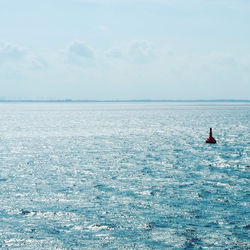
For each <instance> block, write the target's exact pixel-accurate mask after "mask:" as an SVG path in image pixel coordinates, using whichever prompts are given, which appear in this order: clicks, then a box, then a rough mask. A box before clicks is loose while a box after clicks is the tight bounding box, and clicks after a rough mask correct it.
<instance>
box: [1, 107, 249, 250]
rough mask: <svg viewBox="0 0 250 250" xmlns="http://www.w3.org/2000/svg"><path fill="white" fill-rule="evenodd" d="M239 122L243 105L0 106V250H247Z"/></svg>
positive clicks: (245, 166) (244, 121)
mask: <svg viewBox="0 0 250 250" xmlns="http://www.w3.org/2000/svg"><path fill="white" fill-rule="evenodd" d="M249 117H250V104H243V103H241V104H230V103H223V104H216V103H213V104H206V103H1V104H0V122H1V126H0V166H1V171H0V247H2V248H8V249H10V248H14V247H15V248H22V249H55V248H59V249H79V248H88V249H94V248H97V249H166V248H175V249H183V248H187V249H188V248H206V247H207V248H212V249H226V248H227V249H249V248H250V240H249V229H250V222H249V219H250V216H249V202H250V192H249V177H250V173H249V172H250V159H249V155H250V141H249V138H250V126H249ZM209 127H213V132H214V137H215V138H216V139H217V141H218V143H217V144H216V145H209V144H206V143H205V142H204V141H205V139H206V138H207V137H208V133H209Z"/></svg>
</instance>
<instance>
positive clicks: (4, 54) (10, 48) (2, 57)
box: [0, 42, 27, 63]
mask: <svg viewBox="0 0 250 250" xmlns="http://www.w3.org/2000/svg"><path fill="white" fill-rule="evenodd" d="M26 55H27V52H26V50H25V49H24V48H22V47H20V46H18V45H14V44H10V43H6V42H0V63H5V62H12V61H14V62H15V61H19V60H21V59H23V58H24V57H25V56H26Z"/></svg>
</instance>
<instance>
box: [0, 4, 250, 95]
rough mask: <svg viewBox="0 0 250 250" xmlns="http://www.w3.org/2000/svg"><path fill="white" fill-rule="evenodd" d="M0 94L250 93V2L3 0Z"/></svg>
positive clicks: (0, 15) (0, 10)
mask: <svg viewBox="0 0 250 250" xmlns="http://www.w3.org/2000/svg"><path fill="white" fill-rule="evenodd" d="M0 98H9V99H13V98H22V99H41V98H42V99H51V98H52V99H62V98H63V99H64V98H72V99H250V0H0Z"/></svg>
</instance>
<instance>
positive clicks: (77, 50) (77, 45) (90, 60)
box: [66, 41, 95, 67]
mask: <svg viewBox="0 0 250 250" xmlns="http://www.w3.org/2000/svg"><path fill="white" fill-rule="evenodd" d="M66 54H67V60H68V62H69V63H73V64H77V65H80V66H85V67H87V66H93V65H94V58H95V51H94V49H92V48H91V47H90V46H88V45H87V44H86V42H84V41H74V42H72V43H71V44H70V45H69V46H68V48H67V49H66Z"/></svg>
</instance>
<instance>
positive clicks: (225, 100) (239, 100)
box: [0, 99, 250, 103]
mask: <svg viewBox="0 0 250 250" xmlns="http://www.w3.org/2000/svg"><path fill="white" fill-rule="evenodd" d="M0 102H59V103H60V102H240V103H242V102H250V99H249V100H248V99H212V100H199V99H197V100H164V99H163V100H150V99H141V100H140V99H138V100H137V99H135V100H134V99H131V100H74V99H58V100H36V99H34V100H33V99H31V100H29V99H27V100H25V99H24V100H22V99H16V100H15V99H12V100H11V99H0Z"/></svg>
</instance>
